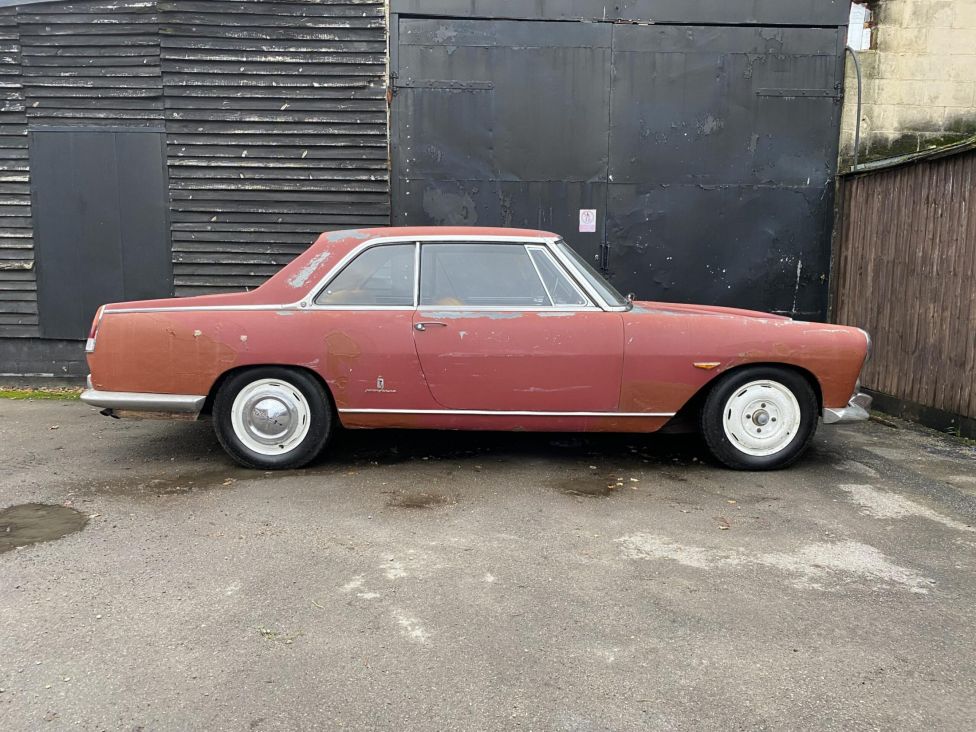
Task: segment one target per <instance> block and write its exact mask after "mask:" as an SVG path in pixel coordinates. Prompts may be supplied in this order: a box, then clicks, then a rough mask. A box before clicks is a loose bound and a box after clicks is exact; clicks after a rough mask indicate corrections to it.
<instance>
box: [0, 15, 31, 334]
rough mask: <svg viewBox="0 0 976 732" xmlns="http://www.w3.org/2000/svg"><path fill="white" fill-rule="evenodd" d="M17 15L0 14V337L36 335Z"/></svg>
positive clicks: (25, 122) (28, 188) (25, 136)
mask: <svg viewBox="0 0 976 732" xmlns="http://www.w3.org/2000/svg"><path fill="white" fill-rule="evenodd" d="M22 78H23V76H22V72H21V63H20V35H19V32H18V28H17V16H16V11H15V10H13V9H12V8H5V9H3V10H0V337H3V336H34V335H37V282H36V279H35V276H34V247H33V228H32V227H31V207H30V177H29V173H28V161H27V156H28V152H27V116H26V112H25V104H24V89H23V84H22Z"/></svg>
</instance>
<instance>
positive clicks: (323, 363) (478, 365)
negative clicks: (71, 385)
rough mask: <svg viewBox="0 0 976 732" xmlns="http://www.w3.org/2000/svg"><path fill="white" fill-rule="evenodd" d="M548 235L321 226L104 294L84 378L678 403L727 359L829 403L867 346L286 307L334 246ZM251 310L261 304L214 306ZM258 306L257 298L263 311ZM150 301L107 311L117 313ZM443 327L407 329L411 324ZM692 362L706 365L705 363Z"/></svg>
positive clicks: (707, 323)
mask: <svg viewBox="0 0 976 732" xmlns="http://www.w3.org/2000/svg"><path fill="white" fill-rule="evenodd" d="M430 235H435V236H436V235H462V236H471V237H473V238H475V237H484V236H494V235H497V236H526V237H538V236H549V237H551V236H554V235H552V234H549V233H547V232H539V231H529V230H513V229H491V228H477V229H475V228H466V227H416V228H398V229H360V230H353V231H346V232H332V233H329V234H323V235H322V236H321V237H319V239H318V240H317V241H316V242H315V244H313V245H312V246H311V247H310V248H309V249H308V250H307V251H306V252H305V253H303V254H302V255H300V256H299V257H298V258H296V259H295V260H294V261H293V262H292V263H291V264H289V265H288V266H287V267H285V268H284V269H282V270H281V271H280V272H279V273H278V274H277V275H275V276H274V277H272V278H271V279H270V280H268V282H267V283H265V284H264V285H262V286H261V287H259V288H257V289H256V290H253V291H252V292H247V293H238V294H231V295H210V296H201V297H191V298H183V299H179V300H172V299H167V300H151V301H140V302H131V303H116V304H112V305H108V306H106V307H105V309H104V314H103V316H102V320H101V324H100V327H99V330H98V338H97V347H96V349H95V352H94V353H92V354H89V365H90V367H91V373H92V381H93V385H94V387H95V388H96V389H99V390H104V391H128V392H150V393H163V394H208V393H210V391H211V389H212V387H213V386H214V384H215V383H216V382H217V380H218V379H219V378H220V376H221V375H222V374H224V373H226V372H227V371H228V370H230V369H234V368H240V367H245V366H256V365H264V364H278V365H288V366H299V367H304V368H307V369H310V370H311V371H314V372H315V373H317V374H318V375H320V376H321V377H322V379H323V380H324V381H325V383H326V384H327V385H328V387H329V389H330V391H331V393H332V396H333V398H334V399H335V402H336V406H337V407H338V408H339V409H340V410H342V409H405V410H407V409H409V410H445V409H466V410H500V411H544V412H622V413H651V412H668V413H670V412H677V411H678V410H679V409H680V408H681V407H682V406H683V405H684V404H685V403H686V402H687V401H688V400H689V399H691V398H692V397H693V396H694V395H695V394H696V393H697V392H698V391H699V390H701V389H702V387H704V386H705V385H706V384H708V383H709V382H710V381H711V380H712V379H715V378H718V377H719V376H721V374H722V373H724V372H726V371H728V370H729V369H731V368H735V367H737V366H742V365H745V364H752V363H779V364H788V365H791V366H795V367H798V368H801V369H804V370H806V371H808V372H809V373H810V374H811V375H812V376H813V378H814V379H815V380H816V381H817V383H818V384H819V386H820V389H821V392H822V395H823V402H824V406H825V407H843V406H845V405H846V404H847V400H848V398H849V397H850V396H851V394H852V392H853V391H854V389H855V383H856V381H857V378H858V374H859V373H860V370H861V366H862V364H863V362H864V358H865V354H866V343H865V339H864V336H863V334H862V333H861V332H859V331H858V330H857V329H854V328H846V327H843V326H837V325H824V324H818V323H805V322H799V321H793V320H790V319H789V318H784V317H781V316H775V315H767V314H764V313H756V312H752V311H747V310H737V309H733V308H719V307H708V306H698V305H676V304H667V303H652V302H639V303H635V307H634V308H633V309H632V310H631V311H629V312H603V311H587V312H572V313H539V312H524V313H509V312H504V313H502V312H497V311H495V312H478V311H464V312H460V311H444V310H438V309H437V308H436V307H423V308H420V309H418V310H416V311H414V310H407V309H405V310H382V311H375V310H374V311H369V310H360V311H353V310H324V309H314V308H301V307H291V308H290V309H284V308H280V307H277V306H289V305H290V306H294V305H295V304H296V303H298V302H299V301H300V300H301V299H302V298H303V296H305V295H306V294H307V293H308V292H309V291H310V290H311V289H312V287H313V286H314V285H315V284H316V283H318V282H319V281H320V280H321V279H322V278H323V277H325V275H326V274H328V272H329V271H330V270H331V269H332V267H334V266H335V264H336V263H337V262H339V261H340V260H341V259H342V258H343V257H344V256H346V255H347V254H348V253H349V252H351V251H352V250H353V249H354V248H355V247H357V246H358V245H360V244H362V243H363V242H364V241H367V240H369V239H372V238H377V237H385V236H407V237H414V236H416V237H418V238H422V237H425V236H430ZM242 305H244V306H262V307H265V308H267V309H263V310H235V309H227V308H234V307H237V306H242ZM269 306H272V307H269ZM197 307H206V308H215V309H213V310H210V309H208V310H180V309H170V310H166V311H162V312H151V313H145V312H136V313H126V312H117V311H119V310H124V309H130V308H197ZM430 321H435V322H443V323H445V326H444V327H434V328H429V329H427V330H425V331H417V330H416V329H415V327H414V326H415V324H416V323H418V322H430ZM696 362H718V363H719V366H718V367H716V368H714V369H711V370H703V369H701V368H696V367H695V363H696ZM341 420H342V422H343V424H345V425H346V426H349V427H394V426H396V427H422V428H445V429H505V430H515V429H525V430H567V431H622V432H623V431H627V432H630V431H634V432H638V431H648V432H649V431H654V430H657V429H659V428H660V427H661V426H663V425H664V424H665V423H666V422H667V418H661V417H625V416H620V415H607V416H602V415H601V416H597V417H592V416H558V417H540V416H529V417H519V416H504V417H503V416H480V415H451V414H448V415H438V414H427V415H418V414H411V415H397V414H392V415H391V414H383V415H377V414H348V413H346V414H342V415H341Z"/></svg>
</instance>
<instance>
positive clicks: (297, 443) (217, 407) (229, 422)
mask: <svg viewBox="0 0 976 732" xmlns="http://www.w3.org/2000/svg"><path fill="white" fill-rule="evenodd" d="M245 390H246V391H245ZM296 391H297V392H300V394H301V397H304V402H303V401H302V399H301V398H299V396H298V394H296V393H295V392H296ZM242 393H243V394H244V396H243V397H242V398H243V399H245V401H243V402H241V403H240V404H238V406H237V416H238V420H237V423H238V426H237V427H235V417H234V413H235V402H236V401H237V399H238V396H240V395H242ZM262 395H263V396H262ZM252 400H256V403H254V405H253V407H252V409H250V410H245V409H244V407H245V406H246V405H247V404H248V403H249V402H251V401H252ZM258 404H264V405H267V407H266V408H265V409H263V410H261V409H260V407H258ZM288 405H291V406H292V407H293V409H289V408H288ZM269 408H270V409H271V410H272V411H273V410H274V409H275V408H277V409H279V410H280V409H284V410H285V411H284V412H279V413H278V414H275V415H271V416H269ZM259 410H260V411H259ZM245 411H246V413H247V414H248V415H250V416H248V417H246V418H245V417H244V414H245ZM245 419H246V420H247V424H245V423H244V420H245ZM213 421H214V431H215V432H216V433H217V440H218V441H219V442H220V444H221V446H222V447H223V448H224V450H226V451H227V454H228V455H230V456H231V458H233V459H234V461H235V462H237V463H239V464H241V465H243V466H244V467H247V468H260V469H262V470H287V469H290V468H300V467H302V466H303V465H307V464H308V463H309V462H311V461H312V460H314V459H315V458H316V457H317V456H318V455H319V454H320V453H321V452H322V450H323V449H324V448H325V445H326V443H327V442H328V441H329V438H330V437H331V435H332V432H333V428H334V426H335V424H336V419H335V413H334V411H333V408H332V400H331V399H330V398H329V395H328V393H327V392H326V390H325V388H324V387H323V386H322V384H321V383H320V382H319V381H318V379H316V378H315V377H314V376H312V375H311V374H309V373H307V372H305V371H301V370H298V369H288V368H283V367H279V366H261V367H257V368H253V369H248V370H247V371H242V372H239V373H236V374H233V375H232V376H230V377H229V378H228V379H227V381H225V382H224V383H223V384H222V385H221V387H220V389H219V391H218V392H217V396H216V398H215V399H214V405H213ZM258 422H260V424H258ZM252 423H253V424H252ZM248 425H249V426H248ZM282 425H284V427H283V426H282ZM291 425H294V430H293V431H292V432H290V433H288V432H285V433H282V434H277V435H274V434H271V432H270V430H272V429H273V430H282V429H283V430H286V431H287V430H288V429H290V428H291ZM305 425H307V429H306V428H305ZM261 428H266V429H268V433H267V434H265V433H261V432H259V429H261ZM238 430H241V432H242V433H243V434H239V432H238ZM248 430H250V432H249V431H248ZM259 435H260V436H259ZM275 437H283V439H281V440H278V439H273V438H275ZM262 439H263V440H267V444H258V443H259V442H261V440H262ZM248 441H250V442H251V444H252V445H254V448H252V447H251V446H249V445H248ZM260 450H266V451H272V452H274V454H265V453H264V452H261V451H260Z"/></svg>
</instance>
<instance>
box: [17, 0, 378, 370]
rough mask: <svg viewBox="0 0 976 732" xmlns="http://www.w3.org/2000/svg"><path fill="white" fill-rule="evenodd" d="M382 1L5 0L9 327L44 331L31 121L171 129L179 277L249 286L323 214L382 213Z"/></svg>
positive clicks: (180, 282) (182, 284)
mask: <svg viewBox="0 0 976 732" xmlns="http://www.w3.org/2000/svg"><path fill="white" fill-rule="evenodd" d="M385 12H386V11H385V4H384V2H383V1H382V0H282V1H277V2H276V1H272V0H245V1H242V2H225V1H224V0H195V1H193V0H85V1H82V2H34V3H24V4H20V5H16V6H13V7H4V8H2V9H0V338H4V337H9V336H14V337H38V336H39V335H40V332H39V327H38V309H37V286H36V274H35V261H34V260H35V257H34V247H33V228H32V219H31V188H30V173H29V156H30V149H29V145H30V140H31V136H30V132H31V131H32V130H64V129H65V128H71V129H75V128H84V129H96V130H97V129H103V130H106V131H109V130H119V129H129V128H138V129H158V130H161V131H165V134H166V143H167V145H166V168H167V173H168V176H167V177H168V180H167V185H168V190H167V193H166V197H167V201H166V205H167V207H168V211H169V233H170V236H171V239H172V257H173V269H174V272H173V274H174V290H175V294H177V295H190V294H198V293H203V292H215V291H226V290H230V289H244V288H246V287H253V286H256V285H258V284H260V283H261V282H262V281H263V280H264V279H265V278H267V276H268V275H270V274H272V273H274V272H275V271H277V269H278V268H280V267H281V266H282V265H284V264H285V263H287V262H288V261H290V259H291V258H292V257H294V256H295V255H296V254H297V253H299V252H300V251H302V250H303V249H304V248H305V247H307V246H308V244H309V243H310V242H311V241H313V240H314V238H315V237H316V236H317V235H318V234H319V233H321V232H322V231H323V230H325V229H330V228H345V227H350V226H358V225H364V224H370V225H386V224H389V221H390V211H389V208H390V199H389V181H388V179H389V176H388V172H387V171H388V167H389V165H388V152H387V113H386V56H387V50H386V16H385ZM80 274H81V275H84V273H80ZM0 360H2V359H0ZM2 370H3V369H0V371H2Z"/></svg>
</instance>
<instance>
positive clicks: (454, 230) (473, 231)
mask: <svg viewBox="0 0 976 732" xmlns="http://www.w3.org/2000/svg"><path fill="white" fill-rule="evenodd" d="M354 231H358V232H369V234H370V236H371V237H381V236H526V237H545V238H553V237H556V238H558V234H554V233H552V232H551V231H543V230H540V229H514V228H507V227H504V226H377V227H369V228H363V229H356V230H354ZM331 233H333V234H338V233H340V232H331Z"/></svg>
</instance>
